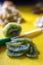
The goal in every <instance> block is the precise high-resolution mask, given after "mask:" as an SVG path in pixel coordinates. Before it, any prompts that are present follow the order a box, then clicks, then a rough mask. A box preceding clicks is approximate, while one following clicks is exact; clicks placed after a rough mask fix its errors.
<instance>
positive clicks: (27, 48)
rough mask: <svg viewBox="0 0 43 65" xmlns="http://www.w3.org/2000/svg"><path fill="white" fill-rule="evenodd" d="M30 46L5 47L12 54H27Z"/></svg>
mask: <svg viewBox="0 0 43 65" xmlns="http://www.w3.org/2000/svg"><path fill="white" fill-rule="evenodd" d="M29 47H30V44H24V45H20V46H9V45H7V48H8V49H9V50H11V51H13V52H21V51H24V52H27V51H28V50H29Z"/></svg>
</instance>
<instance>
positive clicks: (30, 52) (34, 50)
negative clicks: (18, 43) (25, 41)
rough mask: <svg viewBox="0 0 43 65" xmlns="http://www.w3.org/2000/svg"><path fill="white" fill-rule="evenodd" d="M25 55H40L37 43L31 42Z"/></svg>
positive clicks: (32, 56) (34, 56)
mask: <svg viewBox="0 0 43 65" xmlns="http://www.w3.org/2000/svg"><path fill="white" fill-rule="evenodd" d="M25 55H26V56H27V57H29V58H36V57H38V55H39V51H38V50H37V48H36V46H35V45H33V44H31V45H30V49H29V50H28V52H27V53H26V54H25Z"/></svg>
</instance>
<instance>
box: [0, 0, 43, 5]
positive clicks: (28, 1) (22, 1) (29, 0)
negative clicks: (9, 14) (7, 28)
mask: <svg viewBox="0 0 43 65" xmlns="http://www.w3.org/2000/svg"><path fill="white" fill-rule="evenodd" d="M4 1H7V0H0V3H3V2H4ZM8 1H12V2H13V3H14V4H16V5H32V4H36V3H38V2H41V3H43V0H8Z"/></svg>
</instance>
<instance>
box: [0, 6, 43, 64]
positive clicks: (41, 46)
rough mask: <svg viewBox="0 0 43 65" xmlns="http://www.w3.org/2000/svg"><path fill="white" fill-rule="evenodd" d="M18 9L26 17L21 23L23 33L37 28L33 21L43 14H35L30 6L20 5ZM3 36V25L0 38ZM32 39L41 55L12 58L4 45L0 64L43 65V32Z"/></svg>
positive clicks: (0, 29)
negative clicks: (32, 57)
mask: <svg viewBox="0 0 43 65" xmlns="http://www.w3.org/2000/svg"><path fill="white" fill-rule="evenodd" d="M18 9H19V10H20V11H21V14H22V18H23V19H24V22H23V23H21V24H20V25H21V26H22V33H24V32H27V31H30V30H33V29H36V27H35V26H34V24H33V23H34V21H35V20H36V18H37V17H38V16H41V15H42V14H41V15H36V14H33V13H32V12H31V8H30V7H29V6H19V7H18ZM1 37H4V35H3V33H2V27H1V26H0V38H1ZM32 40H33V42H34V43H35V44H36V46H37V48H38V50H39V51H40V55H39V57H38V58H37V59H30V58H27V57H25V56H23V57H20V58H10V57H8V56H7V54H6V47H5V46H2V47H1V48H0V65H14V64H15V65H43V34H40V35H39V36H37V37H35V38H33V39H32Z"/></svg>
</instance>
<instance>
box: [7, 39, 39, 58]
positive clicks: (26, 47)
mask: <svg viewBox="0 0 43 65" xmlns="http://www.w3.org/2000/svg"><path fill="white" fill-rule="evenodd" d="M6 47H7V49H6V52H7V55H8V56H10V57H19V56H22V55H25V56H27V57H30V58H35V57H37V56H38V54H39V51H38V50H37V48H36V47H35V45H34V44H33V42H32V40H31V39H29V38H17V39H14V40H13V41H11V42H7V43H6Z"/></svg>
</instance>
